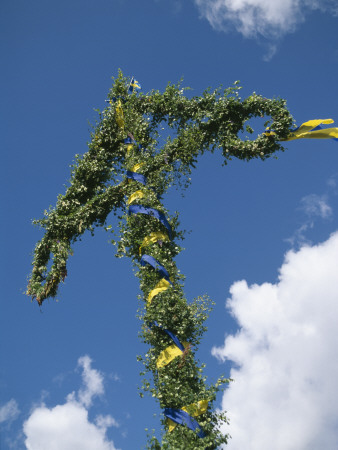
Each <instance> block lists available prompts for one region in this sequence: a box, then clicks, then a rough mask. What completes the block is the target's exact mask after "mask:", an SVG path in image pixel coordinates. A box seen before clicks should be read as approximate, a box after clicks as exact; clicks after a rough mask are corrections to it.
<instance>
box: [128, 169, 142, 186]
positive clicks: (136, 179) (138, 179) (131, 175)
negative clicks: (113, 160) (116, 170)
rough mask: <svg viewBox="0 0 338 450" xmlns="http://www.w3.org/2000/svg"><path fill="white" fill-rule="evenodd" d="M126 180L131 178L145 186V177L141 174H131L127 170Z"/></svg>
mask: <svg viewBox="0 0 338 450" xmlns="http://www.w3.org/2000/svg"><path fill="white" fill-rule="evenodd" d="M127 178H131V179H132V180H135V181H138V182H139V183H142V184H144V185H146V184H147V179H146V177H145V176H144V175H142V174H141V173H137V172H131V171H130V170H127Z"/></svg>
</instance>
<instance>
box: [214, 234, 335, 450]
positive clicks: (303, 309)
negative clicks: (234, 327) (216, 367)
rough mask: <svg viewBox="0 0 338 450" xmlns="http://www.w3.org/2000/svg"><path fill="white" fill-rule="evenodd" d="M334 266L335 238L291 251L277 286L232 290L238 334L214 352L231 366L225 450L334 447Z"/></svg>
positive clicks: (232, 310) (225, 403)
mask: <svg viewBox="0 0 338 450" xmlns="http://www.w3.org/2000/svg"><path fill="white" fill-rule="evenodd" d="M337 268H338V232H336V233H334V234H333V235H332V236H331V237H330V238H329V239H328V240H327V241H326V242H324V243H322V244H319V245H314V246H312V247H310V246H304V247H303V248H301V249H300V250H299V251H297V252H296V251H294V250H293V251H289V252H288V253H287V254H286V256H285V260H284V263H283V265H282V267H281V268H280V271H279V277H278V281H277V282H276V283H275V284H272V283H264V284H262V285H256V284H255V285H251V286H248V285H247V283H246V282H245V281H239V282H236V283H234V284H233V285H232V287H231V289H230V293H231V297H230V298H229V299H228V300H227V303H226V305H227V308H228V309H229V310H230V313H231V314H232V315H233V317H234V318H235V319H236V320H237V322H238V324H239V327H240V328H239V331H238V332H237V334H235V335H230V336H227V337H226V339H225V342H224V345H223V346H222V347H215V348H213V350H212V353H213V355H214V356H216V357H217V358H219V359H220V360H221V361H224V360H226V359H228V360H231V361H233V362H234V366H233V368H232V369H231V374H230V376H231V378H233V379H234V380H235V381H234V382H233V383H231V384H230V386H229V388H228V389H227V390H226V392H225V393H224V395H223V399H222V408H223V409H224V410H227V411H228V416H229V418H230V427H227V428H226V429H225V430H224V431H225V432H230V434H231V435H232V440H231V441H230V444H229V446H228V447H227V448H228V449H229V450H242V449H250V450H258V449H259V450H271V449H272V448H273V449H274V450H282V449H283V450H308V449H309V448H311V449H314V450H319V449H336V448H338V389H337V378H338V359H337V350H338V336H337V320H338V301H337V293H338V276H337Z"/></svg>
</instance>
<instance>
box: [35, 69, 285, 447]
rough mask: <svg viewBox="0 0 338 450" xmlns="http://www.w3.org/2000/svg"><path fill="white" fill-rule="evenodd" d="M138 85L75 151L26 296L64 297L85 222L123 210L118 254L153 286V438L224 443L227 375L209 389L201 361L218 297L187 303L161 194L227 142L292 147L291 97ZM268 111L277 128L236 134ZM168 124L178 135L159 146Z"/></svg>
mask: <svg viewBox="0 0 338 450" xmlns="http://www.w3.org/2000/svg"><path fill="white" fill-rule="evenodd" d="M139 87H140V86H139V83H138V82H137V81H136V80H134V79H132V81H131V83H129V85H128V83H127V79H126V78H125V77H124V76H123V74H122V73H121V72H120V73H119V76H118V78H117V79H115V80H114V83H113V87H112V89H111V91H110V93H109V100H108V105H107V107H106V108H105V109H104V111H103V112H102V113H100V120H99V122H98V123H97V124H96V127H95V130H94V132H93V134H92V140H91V142H90V143H89V151H88V152H87V153H86V154H85V155H83V157H79V156H78V155H77V156H76V162H75V164H74V165H73V166H72V176H71V180H70V187H69V188H68V189H67V191H66V193H65V195H59V197H58V201H57V205H56V208H55V209H51V210H50V211H48V212H47V211H45V217H44V218H43V219H40V220H35V221H34V223H36V224H38V225H40V226H41V227H43V228H44V229H45V230H46V232H45V235H44V237H43V238H42V240H41V241H39V242H38V244H37V246H36V248H35V252H34V259H33V271H32V275H31V278H30V280H29V284H28V289H27V294H28V295H29V296H31V297H32V298H33V299H36V300H37V302H38V304H39V305H41V304H42V302H43V301H44V300H45V299H46V298H48V297H55V296H56V294H57V291H58V287H59V284H60V282H61V281H64V278H65V277H66V275H67V269H66V264H67V259H68V257H69V255H71V254H72V250H71V245H72V244H73V243H74V242H75V241H76V240H77V239H79V237H80V236H81V235H82V234H83V233H84V231H85V230H87V229H89V230H90V231H91V232H92V233H93V232H94V227H95V226H103V225H104V224H105V221H106V218H107V215H108V214H109V213H110V212H111V211H114V214H116V215H117V214H119V216H118V217H119V227H120V239H119V242H118V243H117V256H118V257H122V256H127V257H129V258H131V260H132V262H133V264H134V266H135V267H136V268H137V273H136V276H137V277H138V278H139V280H140V288H141V291H142V293H143V295H142V299H143V301H142V303H141V307H140V308H139V312H138V315H139V317H140V319H141V320H142V323H143V324H142V331H141V339H142V340H143V341H144V342H145V343H147V344H148V345H149V351H148V352H147V354H146V355H145V356H144V357H141V356H140V357H138V359H139V360H142V362H143V364H144V366H145V370H144V372H142V375H143V376H145V378H144V381H143V386H142V388H143V391H149V392H150V394H151V395H152V396H153V397H155V398H156V399H157V400H158V402H159V405H160V407H161V409H162V410H163V413H164V414H163V419H162V422H163V425H164V430H165V431H164V432H163V436H162V443H161V445H160V443H159V442H158V441H157V439H156V438H155V437H154V436H152V437H150V438H149V443H148V445H149V446H148V448H157V449H158V448H164V449H169V448H170V449H181V448H182V449H206V448H207V449H216V448H217V447H219V446H220V445H222V444H225V443H227V440H228V437H229V436H228V435H223V434H222V433H221V432H220V425H221V424H222V423H224V422H227V418H226V416H225V415H224V414H223V413H216V412H215V411H214V410H213V402H214V400H215V398H216V393H217V392H218V391H219V390H220V389H221V388H222V387H224V386H225V385H226V383H227V382H228V381H229V380H227V379H224V378H220V379H219V380H218V381H217V382H216V383H215V384H212V385H208V384H207V383H206V378H205V376H204V375H203V373H202V372H203V367H204V366H203V365H200V364H199V363H198V362H197V361H196V359H195V352H196V350H197V347H198V344H199V342H200V339H201V337H202V335H203V333H204V331H205V330H206V327H205V325H204V322H205V320H206V318H207V317H208V313H209V311H210V308H211V302H210V300H209V299H208V298H206V297H201V298H197V299H196V300H194V301H193V302H192V303H190V304H189V303H187V301H186V299H185V297H184V293H183V278H184V277H183V276H182V274H180V272H179V270H178V269H177V267H176V264H175V262H174V259H175V257H176V256H177V254H178V253H179V252H180V250H181V248H180V246H179V245H178V243H177V241H178V240H180V239H182V238H183V233H182V232H181V231H178V227H179V221H178V216H177V215H176V216H170V215H169V213H168V211H167V210H166V209H165V207H164V206H163V204H162V198H163V195H164V193H165V192H166V191H167V189H168V188H169V187H170V186H172V185H178V186H183V187H186V186H187V185H188V184H189V174H190V172H191V169H192V168H193V167H194V166H195V163H196V162H197V159H198V156H199V155H200V154H203V153H204V152H205V151H212V152H213V151H215V150H216V149H219V150H220V151H222V153H223V156H224V164H226V163H227V162H228V161H229V160H231V158H232V157H236V158H239V159H244V160H251V159H253V158H260V159H262V160H264V159H266V158H268V157H270V156H271V155H272V154H274V153H275V152H276V151H277V150H283V148H282V146H281V144H280V143H279V141H280V140H283V139H284V140H286V139H287V138H288V136H289V130H290V126H291V124H292V117H291V116H290V114H289V112H288V110H287V109H286V106H285V101H284V100H281V99H272V100H271V99H266V98H263V97H261V96H259V95H257V94H252V95H251V96H249V97H248V98H246V99H244V100H241V99H240V97H239V95H238V90H239V87H238V86H237V83H235V85H234V86H233V87H230V88H228V89H225V90H224V91H222V90H220V89H217V90H215V91H210V90H207V91H205V92H204V93H203V95H202V97H193V98H191V99H189V98H187V97H186V96H185V95H183V94H184V90H183V89H181V88H180V86H179V85H178V86H175V85H171V84H169V85H168V86H167V88H166V90H165V91H164V93H163V94H160V93H159V92H158V91H152V92H150V93H148V94H137V90H138V89H139ZM265 115H267V116H270V118H271V119H270V120H268V122H267V123H266V125H268V124H270V129H271V130H273V131H270V132H268V133H262V134H261V135H259V136H258V137H257V138H256V139H255V140H241V139H240V138H239V137H238V133H239V132H241V131H243V130H244V129H245V122H246V121H247V120H248V119H250V118H252V117H257V116H258V117H262V116H265ZM270 122H271V123H270ZM163 124H166V125H167V127H168V129H169V130H171V133H170V135H169V137H168V138H167V139H166V141H165V142H164V143H163V145H162V146H161V145H160V144H159V140H160V139H161V138H160V133H159V128H161V127H163ZM246 130H247V132H249V133H252V132H253V130H252V129H251V128H250V127H249V126H247V127H246ZM172 134H175V137H172V136H171V135H172ZM121 174H124V179H123V181H122V182H120V183H118V177H121ZM50 259H52V265H51V267H50V269H49V270H48V269H47V266H48V262H49V260H50ZM150 372H151V373H152V374H153V376H152V378H150V379H149V377H147V376H146V374H148V373H150ZM141 395H143V392H141Z"/></svg>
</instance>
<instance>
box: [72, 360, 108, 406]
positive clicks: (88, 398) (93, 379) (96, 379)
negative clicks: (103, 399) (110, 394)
mask: <svg viewBox="0 0 338 450" xmlns="http://www.w3.org/2000/svg"><path fill="white" fill-rule="evenodd" d="M91 362H92V360H91V359H90V358H89V356H88V355H86V356H82V357H81V358H79V360H78V365H79V366H80V367H82V369H83V372H82V380H83V383H84V388H82V389H80V390H79V401H80V403H82V404H83V405H84V406H86V407H87V408H88V407H89V406H90V405H91V404H92V399H93V397H95V396H97V395H102V394H103V392H104V388H103V375H102V374H100V372H98V371H97V370H96V369H92V368H91Z"/></svg>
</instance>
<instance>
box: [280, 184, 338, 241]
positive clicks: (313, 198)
mask: <svg viewBox="0 0 338 450" xmlns="http://www.w3.org/2000/svg"><path fill="white" fill-rule="evenodd" d="M328 186H329V184H328ZM329 187H330V188H331V186H329ZM298 209H299V210H300V211H302V212H303V213H305V214H306V218H305V220H304V221H303V223H302V224H301V225H300V226H299V227H298V228H297V229H296V231H295V232H294V233H293V235H292V236H291V237H289V238H287V239H285V241H286V242H289V243H290V244H291V246H292V247H295V246H301V245H305V244H308V245H310V244H311V241H310V240H309V239H307V237H306V233H307V231H309V230H310V229H312V228H313V227H314V224H315V220H316V219H317V218H318V217H319V218H320V219H323V220H328V219H331V217H332V215H333V210H332V208H331V206H330V205H329V202H328V195H326V194H323V195H317V194H309V195H306V196H305V197H303V198H302V199H301V201H300V207H299V208H298Z"/></svg>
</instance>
